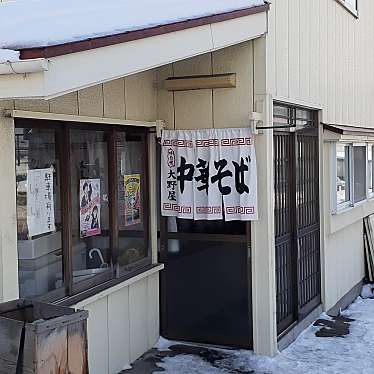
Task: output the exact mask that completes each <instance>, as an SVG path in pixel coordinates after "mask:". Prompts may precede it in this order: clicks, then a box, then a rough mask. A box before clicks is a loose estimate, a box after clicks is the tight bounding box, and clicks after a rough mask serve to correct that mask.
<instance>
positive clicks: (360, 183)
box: [353, 146, 366, 203]
mask: <svg viewBox="0 0 374 374" xmlns="http://www.w3.org/2000/svg"><path fill="white" fill-rule="evenodd" d="M353 181H354V202H355V203H358V202H359V201H362V200H365V199H366V146H355V147H353Z"/></svg>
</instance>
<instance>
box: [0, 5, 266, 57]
mask: <svg viewBox="0 0 374 374" xmlns="http://www.w3.org/2000/svg"><path fill="white" fill-rule="evenodd" d="M263 4H264V0H229V1H228V0H157V1H155V0H105V1H103V0H59V1H52V0H19V1H10V2H4V3H0V19H1V22H0V48H4V49H13V50H17V49H23V48H33V47H44V46H51V45H57V44H63V43H68V42H74V41H80V40H86V39H90V38H96V37H101V36H107V35H113V34H119V33H124V32H128V31H133V30H140V29H144V28H150V27H155V26H160V25H165V24H169V23H174V22H180V21H185V20H189V19H194V18H199V17H204V16H210V15H213V14H219V13H225V12H230V11H234V10H239V9H244V8H248V7H254V6H259V5H263Z"/></svg>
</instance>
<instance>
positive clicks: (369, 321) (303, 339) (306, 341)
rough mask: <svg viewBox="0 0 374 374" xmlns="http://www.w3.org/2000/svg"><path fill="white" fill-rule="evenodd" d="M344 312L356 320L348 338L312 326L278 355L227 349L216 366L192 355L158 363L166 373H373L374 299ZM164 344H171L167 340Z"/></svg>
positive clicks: (361, 300) (355, 305)
mask: <svg viewBox="0 0 374 374" xmlns="http://www.w3.org/2000/svg"><path fill="white" fill-rule="evenodd" d="M343 315H344V316H346V317H349V318H353V319H355V321H354V322H352V323H351V327H350V334H349V335H348V336H346V337H345V338H342V337H339V338H318V337H316V336H315V332H316V331H318V330H319V327H314V326H311V327H309V328H308V329H307V330H305V331H304V332H303V333H302V335H301V336H299V338H298V339H297V340H296V342H295V343H293V344H292V345H291V346H289V347H288V348H287V349H286V350H284V351H283V352H281V353H280V354H278V356H276V357H275V358H267V357H260V356H256V355H254V354H253V353H252V352H249V351H224V352H225V353H228V354H229V356H230V358H228V359H225V362H218V364H217V365H215V367H214V366H211V365H210V364H209V363H208V362H206V361H204V360H203V359H201V358H198V357H196V356H192V355H179V356H175V357H167V358H165V359H164V360H163V362H161V363H159V364H158V366H160V367H162V368H164V369H165V373H166V374H228V373H239V372H246V371H248V372H249V370H251V369H252V370H254V371H255V372H256V373H258V374H259V373H261V374H262V373H266V374H338V373H339V374H341V373H344V374H373V373H374V300H373V299H362V298H358V299H357V300H356V302H355V303H354V304H352V305H351V306H350V308H349V309H348V310H346V311H345V312H343ZM326 317H327V316H326V315H322V316H321V318H325V319H326ZM161 345H162V346H163V347H166V348H167V346H168V345H167V343H166V342H165V341H162V342H161ZM235 370H237V371H235Z"/></svg>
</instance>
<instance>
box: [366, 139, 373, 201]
mask: <svg viewBox="0 0 374 374" xmlns="http://www.w3.org/2000/svg"><path fill="white" fill-rule="evenodd" d="M373 166H374V164H373V146H372V145H371V144H369V146H368V165H367V170H368V171H367V180H368V196H369V197H372V196H373V192H374V191H373V177H374V173H373Z"/></svg>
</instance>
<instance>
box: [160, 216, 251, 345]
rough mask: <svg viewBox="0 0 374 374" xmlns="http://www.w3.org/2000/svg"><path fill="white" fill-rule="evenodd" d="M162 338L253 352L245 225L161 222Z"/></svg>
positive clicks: (166, 219) (214, 222) (249, 277)
mask: <svg viewBox="0 0 374 374" xmlns="http://www.w3.org/2000/svg"><path fill="white" fill-rule="evenodd" d="M161 226H162V227H161V253H160V255H161V261H162V262H163V263H164V264H165V270H164V271H163V272H162V275H161V334H162V336H164V337H166V338H168V339H172V340H181V341H190V342H197V343H209V344H215V345H222V346H233V347H243V348H252V305H251V295H250V292H251V271H250V269H251V264H250V256H249V253H250V247H249V243H250V234H249V233H250V224H249V223H245V222H224V221H192V220H184V219H176V218H162V222H161Z"/></svg>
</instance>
